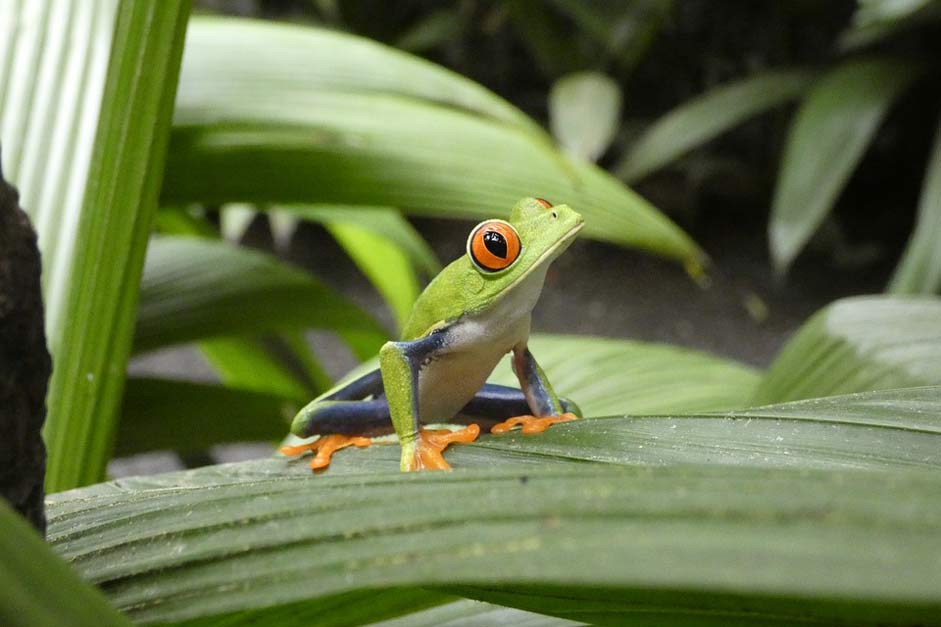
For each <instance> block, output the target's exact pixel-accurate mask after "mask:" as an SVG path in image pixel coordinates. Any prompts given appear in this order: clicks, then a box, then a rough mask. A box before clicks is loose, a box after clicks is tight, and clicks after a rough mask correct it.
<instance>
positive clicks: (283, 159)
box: [163, 19, 702, 265]
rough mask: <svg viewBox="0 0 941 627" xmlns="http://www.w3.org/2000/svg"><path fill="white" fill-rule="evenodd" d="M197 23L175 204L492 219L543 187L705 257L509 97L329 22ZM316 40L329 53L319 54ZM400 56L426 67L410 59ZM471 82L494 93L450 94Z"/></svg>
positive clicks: (170, 192) (645, 240) (603, 217)
mask: <svg viewBox="0 0 941 627" xmlns="http://www.w3.org/2000/svg"><path fill="white" fill-rule="evenodd" d="M189 35H190V38H189V39H188V42H187V52H186V56H185V58H184V63H183V70H182V73H181V79H180V81H181V82H180V94H179V98H178V100H177V108H176V117H175V131H174V133H173V140H172V147H171V151H170V157H169V159H168V164H167V178H166V181H165V185H164V191H163V196H164V200H165V201H166V202H167V203H168V204H186V203H189V202H204V203H210V204H222V203H226V202H255V203H259V204H264V203H293V202H317V203H328V204H329V203H335V204H363V205H367V206H377V205H381V206H390V207H398V208H401V209H402V210H404V211H408V212H411V213H417V214H425V215H438V216H440V215H444V216H450V217H466V218H477V219H481V218H489V217H493V216H494V215H499V214H500V213H501V212H508V211H509V209H510V207H512V206H513V204H514V203H515V202H516V201H517V200H518V199H519V198H520V197H523V196H527V195H534V196H540V197H544V198H547V199H549V200H551V201H552V202H554V203H563V202H565V203H568V204H570V205H572V206H573V207H575V208H576V209H578V210H579V211H580V212H582V213H583V214H584V216H585V218H586V227H585V231H584V232H585V234H586V235H588V236H590V237H596V238H599V239H604V240H607V241H612V242H616V243H620V244H626V245H633V246H638V247H641V248H645V249H647V250H651V251H654V252H657V253H659V254H662V255H665V256H668V257H672V258H676V259H679V260H683V261H685V262H687V263H691V264H693V265H695V264H698V263H700V262H701V261H702V253H701V251H700V250H699V249H698V248H697V247H696V245H695V244H694V243H693V242H692V241H691V240H690V239H689V237H688V236H686V234H685V233H683V232H682V231H681V230H679V229H678V228H677V227H676V226H675V225H674V224H673V223H672V222H670V221H669V220H668V219H667V218H666V217H664V216H663V215H662V214H660V213H659V212H657V211H656V210H655V209H654V208H653V207H652V206H651V205H650V204H649V203H647V202H646V201H644V200H643V199H642V198H640V197H639V196H637V195H635V194H634V193H633V192H631V191H630V190H628V189H627V188H625V187H624V186H623V185H621V184H620V183H619V182H617V181H616V180H614V179H613V178H612V177H611V176H610V175H608V174H607V173H605V172H604V171H602V170H600V169H598V168H595V167H594V166H590V165H587V164H584V165H582V164H578V165H573V164H570V163H568V162H567V161H565V159H564V157H563V156H562V155H560V154H559V153H558V152H557V151H556V150H555V149H553V148H552V147H551V146H550V144H549V142H548V140H547V139H546V138H545V136H544V135H543V134H541V133H537V132H535V131H534V130H533V129H532V123H524V122H522V121H520V120H518V119H517V118H516V117H515V116H508V115H505V111H504V109H505V108H506V107H509V105H505V103H504V108H501V107H498V106H496V105H495V104H494V102H502V101H499V99H498V98H496V96H492V95H490V96H489V97H487V98H485V97H484V95H483V94H487V92H485V91H484V90H483V89H482V88H480V87H479V86H474V90H476V91H474V90H471V87H469V86H468V85H470V84H469V83H468V82H467V81H466V80H464V79H460V78H459V77H457V76H454V75H452V74H450V73H447V72H445V71H443V70H441V69H440V68H435V67H434V66H430V65H428V64H427V63H425V62H419V61H417V60H415V59H412V58H411V57H407V56H403V55H402V54H401V53H399V52H394V51H391V50H388V49H386V48H382V47H381V46H378V45H376V44H372V43H370V44H368V46H367V44H366V43H364V42H363V41H362V40H359V39H357V38H353V37H349V36H340V35H336V34H333V33H326V32H325V31H322V30H319V29H314V28H300V27H296V26H274V25H260V24H258V23H255V22H250V21H245V20H214V19H195V20H193V23H192V24H191V27H190V32H189ZM363 46H367V47H368V49H369V50H370V52H371V54H376V55H378V56H370V60H371V62H373V63H375V66H374V67H372V66H370V67H365V66H362V67H361V65H355V67H354V66H352V65H351V64H353V63H360V62H361V61H362V57H361V56H360V55H359V54H358V51H359V50H360V49H361V48H362V47H363ZM314 50H316V51H320V52H321V53H322V54H321V55H319V56H318V55H309V56H307V53H308V52H309V51H314ZM383 52H388V53H389V55H390V56H389V66H390V67H387V64H386V62H385V56H384V55H383V54H379V53H383ZM300 53H304V54H305V56H304V57H303V59H302V60H300V59H298V60H296V62H294V60H295V59H296V57H297V55H298V54H300ZM311 59H315V60H316V62H311ZM400 61H401V62H404V61H408V62H409V69H410V70H411V71H409V72H399V71H397V70H395V68H396V67H398V66H396V64H397V63H399V62H400ZM412 62H414V63H412ZM298 68H303V69H298ZM378 68H382V69H381V72H382V74H383V76H382V78H381V80H379V79H376V78H375V76H374V74H376V72H378V71H379V70H378ZM344 69H345V70H348V71H352V70H354V69H355V70H356V71H357V72H360V71H362V73H363V75H362V77H361V78H359V79H356V78H352V77H351V76H350V75H347V74H344V73H341V72H342V71H343V70H344ZM354 76H358V75H354ZM356 80H359V81H360V82H359V83H357V82H355V81H356ZM465 83H467V85H465ZM356 85H359V87H357V86H356ZM462 86H463V87H465V88H466V89H464V90H463V92H462V90H461V87H462ZM468 90H470V91H468ZM471 91H472V92H473V93H474V94H477V95H478V96H479V97H480V101H479V102H478V101H477V100H473V101H466V102H462V103H460V104H461V106H460V107H457V106H456V104H458V103H456V102H454V101H443V100H442V99H443V98H444V97H445V96H444V94H449V93H452V92H454V93H455V94H458V93H471ZM484 110H486V112H487V113H488V115H482V114H481V113H480V111H484ZM509 110H512V111H515V109H512V108H511V107H510V108H509ZM501 112H502V113H501ZM497 115H500V117H499V118H496V116H497ZM390 120H394V121H395V124H390V123H389V121H390Z"/></svg>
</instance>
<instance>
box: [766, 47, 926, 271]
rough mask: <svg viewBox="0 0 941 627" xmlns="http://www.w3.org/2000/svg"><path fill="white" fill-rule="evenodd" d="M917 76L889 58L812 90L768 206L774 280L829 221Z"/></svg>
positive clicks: (854, 67) (843, 69) (840, 72)
mask: <svg viewBox="0 0 941 627" xmlns="http://www.w3.org/2000/svg"><path fill="white" fill-rule="evenodd" d="M919 71H920V70H919V68H918V66H916V65H914V64H912V63H910V62H906V61H899V60H894V59H885V58H879V59H869V60H861V61H849V62H846V63H844V64H842V65H840V66H838V67H837V68H836V69H834V70H831V71H830V72H828V73H827V74H825V75H824V76H823V77H822V78H821V79H820V80H819V81H818V82H817V83H816V84H815V85H814V87H813V89H812V90H811V92H810V93H809V94H808V96H807V98H806V99H805V100H804V102H803V104H801V107H800V110H799V111H798V112H797V117H796V119H795V120H794V122H793V124H792V125H791V129H790V132H789V134H788V139H787V144H786V146H785V148H784V156H783V158H782V164H781V172H780V174H779V175H778V182H777V187H776V189H775V192H774V201H773V204H772V207H771V222H770V224H769V227H768V228H769V238H770V242H771V257H772V260H773V262H774V265H775V268H776V270H777V271H778V273H781V274H783V273H784V272H785V271H786V270H787V268H788V266H790V264H791V262H792V261H794V258H795V257H797V254H798V253H799V252H800V250H801V249H802V248H803V247H804V244H806V243H807V240H808V239H810V236H811V235H813V233H814V231H815V230H816V229H817V227H818V226H819V225H820V223H821V222H822V221H823V219H824V217H826V215H827V213H828V212H829V211H830V208H831V207H832V206H833V204H834V203H835V202H836V199H837V197H838V196H839V194H840V191H841V190H842V189H843V186H844V184H845V183H846V181H847V180H848V179H849V176H850V174H852V172H853V169H854V168H855V167H856V164H857V163H859V160H860V159H861V158H862V156H863V153H864V152H865V150H866V146H868V145H869V143H870V142H871V141H872V138H873V137H874V136H875V134H876V131H877V130H878V129H879V124H880V123H881V122H882V119H883V118H884V117H885V115H886V113H887V112H888V110H889V107H890V106H891V105H892V102H893V101H895V99H896V98H897V97H898V96H899V95H901V93H902V91H903V90H904V89H905V88H906V87H907V86H908V85H909V84H910V83H911V82H912V81H913V80H914V79H915V78H916V76H918V74H919Z"/></svg>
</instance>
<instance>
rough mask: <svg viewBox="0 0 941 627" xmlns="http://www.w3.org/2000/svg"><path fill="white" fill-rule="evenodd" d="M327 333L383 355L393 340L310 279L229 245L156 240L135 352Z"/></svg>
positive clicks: (145, 281)
mask: <svg viewBox="0 0 941 627" xmlns="http://www.w3.org/2000/svg"><path fill="white" fill-rule="evenodd" d="M304 328H322V329H328V330H333V331H337V332H341V333H346V334H351V335H356V336H357V337H358V341H359V342H360V343H361V344H362V345H363V346H367V347H371V350H372V352H373V353H375V352H376V351H378V349H379V347H380V346H381V345H382V343H383V342H384V341H385V340H386V339H387V336H386V333H385V332H384V331H383V330H382V329H381V328H380V327H379V326H378V325H377V324H376V323H375V322H374V321H373V320H372V319H371V318H370V317H369V316H368V315H366V314H365V313H363V312H362V311H361V310H360V309H359V308H357V307H356V306H355V305H353V304H352V303H350V302H349V301H347V300H346V299H345V298H343V297H341V296H340V295H339V294H336V293H335V292H333V291H332V290H330V289H328V288H327V287H325V286H324V285H322V284H321V283H319V282H318V281H317V280H316V279H314V278H313V277H312V276H310V275H309V274H308V273H306V272H304V271H302V270H300V269H297V268H294V267H292V266H290V265H288V264H285V263H283V262H280V261H278V260H277V259H275V258H273V257H270V256H269V255H265V254H263V253H260V252H257V251H252V250H247V249H244V248H239V247H237V246H233V245H231V244H227V243H225V242H214V241H209V240H205V239H196V238H175V237H156V238H154V239H153V240H152V242H151V245H150V249H149V250H148V252H147V264H146V268H145V272H144V277H143V280H142V282H141V303H140V312H139V316H138V321H137V332H136V335H135V341H134V349H135V350H136V351H138V352H144V351H148V350H152V349H154V348H159V347H162V346H167V345H171V344H178V343H183V342H189V341H194V340H203V339H207V338H214V337H224V336H232V335H239V334H258V333H264V332H269V331H271V332H273V331H282V330H291V329H304Z"/></svg>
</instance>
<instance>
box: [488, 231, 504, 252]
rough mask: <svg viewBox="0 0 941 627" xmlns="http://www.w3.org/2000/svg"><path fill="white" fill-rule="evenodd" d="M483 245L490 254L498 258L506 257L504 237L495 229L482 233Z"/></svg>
mask: <svg viewBox="0 0 941 627" xmlns="http://www.w3.org/2000/svg"><path fill="white" fill-rule="evenodd" d="M484 246H486V247H487V250H489V251H490V253H491V254H493V255H495V256H497V257H499V258H500V259H506V239H505V238H504V237H503V236H502V235H501V234H499V233H497V232H496V231H487V232H486V233H484Z"/></svg>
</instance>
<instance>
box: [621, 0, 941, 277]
mask: <svg viewBox="0 0 941 627" xmlns="http://www.w3.org/2000/svg"><path fill="white" fill-rule="evenodd" d="M938 17H941V4H939V3H938V2H936V1H935V0H925V1H916V2H905V3H892V2H879V1H861V2H859V6H858V8H857V10H856V12H855V14H854V15H853V18H852V23H851V24H850V25H849V26H848V27H847V28H846V30H845V31H844V32H843V35H842V36H841V37H840V40H839V41H838V42H836V43H835V44H834V47H836V48H837V49H838V50H837V52H838V54H837V60H836V61H835V62H834V63H833V64H832V65H831V66H829V67H826V68H824V69H823V70H814V71H811V70H807V69H783V70H782V69H776V70H770V71H769V70H765V71H760V72H756V73H755V74H754V75H752V76H749V77H746V78H744V79H741V80H738V81H733V82H731V83H728V84H723V85H720V86H718V87H716V88H714V89H712V90H710V91H709V92H707V93H705V94H703V95H701V96H699V97H697V98H694V99H692V100H690V101H688V102H686V103H683V104H681V105H680V106H678V107H677V108H676V109H674V110H673V111H671V112H669V113H667V114H666V115H664V116H663V117H661V118H660V119H659V120H657V121H656V122H655V123H653V124H652V125H651V126H650V127H649V128H648V129H647V130H646V131H645V132H644V133H643V134H642V135H641V136H640V137H639V138H638V139H637V140H636V141H635V142H634V143H633V144H631V145H630V146H629V147H628V149H627V151H626V153H625V154H624V156H623V157H622V159H621V161H620V163H619V164H618V165H616V166H615V167H614V170H615V171H616V172H617V173H618V174H619V175H620V176H621V177H622V178H623V179H624V180H626V181H628V182H636V181H638V180H640V179H642V178H643V177H645V176H647V175H648V174H650V173H652V172H654V171H655V170H657V169H659V168H661V167H663V166H664V165H666V164H668V163H670V162H672V161H674V160H676V159H678V158H679V157H681V156H682V155H684V154H685V153H687V152H689V151H690V150H692V149H693V148H696V147H698V146H701V145H703V144H705V143H706V142H708V141H709V140H711V139H712V138H714V137H716V136H717V135H719V134H721V133H723V132H725V131H727V130H729V129H731V128H733V127H735V126H737V125H739V124H742V123H743V122H745V121H746V120H748V119H749V118H751V117H753V116H755V115H757V114H759V113H762V112H765V111H768V110H770V109H773V108H775V107H777V106H780V105H781V104H783V103H785V102H788V101H791V100H794V99H800V100H801V104H800V106H799V108H798V111H797V113H796V115H795V117H794V120H793V122H792V123H791V125H790V129H789V133H788V137H787V140H786V143H785V146H784V152H783V155H782V159H781V164H780V171H779V174H778V179H777V185H776V189H775V192H774V199H773V202H772V207H771V217H770V221H769V226H768V230H769V240H770V246H771V257H772V261H773V264H774V267H775V270H776V271H777V272H778V273H779V274H782V275H783V274H784V273H785V272H786V271H787V269H788V267H789V266H790V265H791V264H792V262H793V261H794V259H795V258H796V257H797V255H798V254H799V253H800V251H801V250H802V249H803V248H804V246H805V245H806V244H807V242H808V241H809V240H810V238H811V236H812V235H813V234H814V232H815V231H816V230H817V229H818V227H820V225H821V223H822V222H823V221H824V219H825V218H826V216H827V214H828V213H829V212H830V211H831V210H832V209H833V207H834V205H835V204H836V201H837V199H838V197H839V195H840V193H841V192H842V190H843V189H844V187H845V185H846V183H847V181H848V180H849V178H850V175H851V174H852V173H853V171H854V170H855V169H856V167H857V166H858V165H859V163H860V161H861V159H862V157H863V154H864V153H865V151H866V149H867V148H868V147H869V146H870V145H871V144H872V143H873V141H874V139H875V138H876V136H877V133H878V131H879V127H880V124H881V123H882V121H883V120H884V118H885V117H886V115H887V113H888V112H889V109H890V108H891V107H892V106H893V105H895V103H896V101H898V100H899V99H900V98H901V96H902V95H903V94H905V93H906V91H908V90H909V87H910V86H912V85H913V84H914V83H916V82H921V83H927V82H929V81H931V80H934V79H936V77H937V74H938V69H939V67H938V65H937V63H936V62H935V58H936V57H935V56H933V55H932V53H931V51H930V50H928V51H925V52H924V54H923V56H924V58H922V57H921V56H919V54H918V52H917V51H918V50H919V48H917V47H915V49H914V50H915V53H914V54H910V55H909V56H905V55H901V54H889V53H885V52H879V53H876V52H872V51H871V50H867V49H866V48H867V47H872V46H874V45H876V44H887V43H892V42H891V40H892V39H893V38H896V39H901V38H904V37H910V36H911V33H912V31H913V30H915V31H917V30H918V29H924V28H925V27H926V26H927V27H932V26H935V25H936V24H937V20H938ZM885 47H887V46H883V48H885ZM930 97H931V96H930V95H929V96H928V98H930ZM922 124H923V126H924V127H925V128H926V129H927V128H931V127H932V126H933V125H934V124H935V120H930V119H929V120H925V121H924V122H922ZM938 132H941V131H937V132H936V133H935V135H936V136H937V134H938ZM939 142H941V139H938V138H937V137H936V139H935V144H934V148H932V151H931V156H930V157H929V160H928V164H927V169H926V173H925V176H924V183H923V188H922V195H921V200H920V203H919V209H918V218H917V224H916V227H915V232H914V234H913V236H912V241H911V243H910V245H909V247H908V249H907V250H906V251H905V254H904V256H903V258H902V260H901V261H900V262H899V264H898V266H897V268H896V272H895V276H894V277H893V278H892V280H891V281H890V283H889V286H888V290H889V291H891V292H895V293H934V292H937V291H938V289H939V288H941V280H939V278H938V277H939V272H941V270H939V262H938V257H937V254H936V252H935V249H934V248H935V247H933V246H931V245H930V244H929V243H928V242H931V241H936V240H937V238H938V237H939V231H938V213H939V209H938V200H937V199H938V197H939V194H938V193H937V189H936V188H937V185H938V183H937V180H938V176H939V175H938V167H939V165H938V164H939V157H938V154H939V145H941V144H939ZM898 149H901V147H899V148H898Z"/></svg>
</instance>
